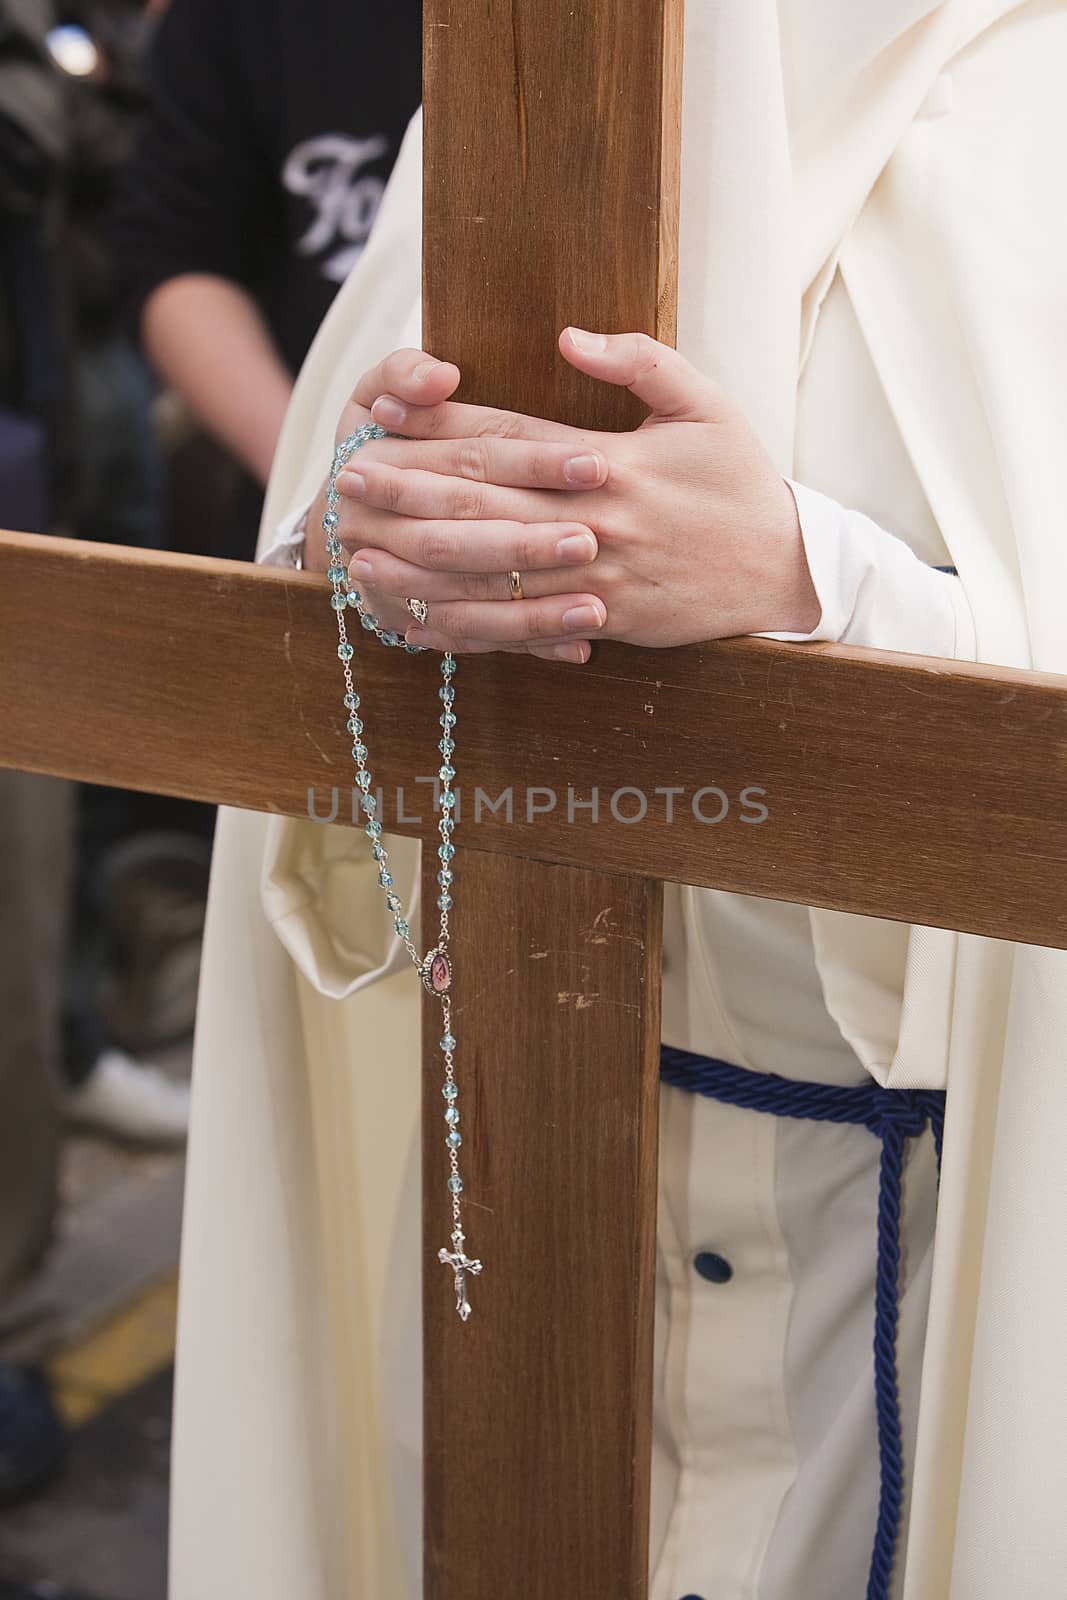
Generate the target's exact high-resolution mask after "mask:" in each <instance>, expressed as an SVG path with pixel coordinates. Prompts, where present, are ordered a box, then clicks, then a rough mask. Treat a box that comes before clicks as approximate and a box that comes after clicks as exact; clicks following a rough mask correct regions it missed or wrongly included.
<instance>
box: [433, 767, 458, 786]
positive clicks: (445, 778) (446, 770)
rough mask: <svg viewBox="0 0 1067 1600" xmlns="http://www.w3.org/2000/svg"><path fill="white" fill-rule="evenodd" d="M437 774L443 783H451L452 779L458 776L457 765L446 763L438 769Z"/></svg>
mask: <svg viewBox="0 0 1067 1600" xmlns="http://www.w3.org/2000/svg"><path fill="white" fill-rule="evenodd" d="M437 776H438V777H439V778H440V780H441V782H442V783H451V782H452V779H453V778H454V777H455V776H456V769H455V767H450V766H448V765H445V766H443V767H440V768H439V769H438V773H437Z"/></svg>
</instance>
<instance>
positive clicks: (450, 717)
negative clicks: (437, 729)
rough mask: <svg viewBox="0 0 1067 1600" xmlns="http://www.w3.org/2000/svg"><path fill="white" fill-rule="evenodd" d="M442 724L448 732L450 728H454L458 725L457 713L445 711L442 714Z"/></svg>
mask: <svg viewBox="0 0 1067 1600" xmlns="http://www.w3.org/2000/svg"><path fill="white" fill-rule="evenodd" d="M441 726H442V728H444V730H445V732H446V733H447V732H448V730H449V729H450V728H454V727H455V726H456V717H455V713H454V712H452V711H445V712H443V713H442V715H441Z"/></svg>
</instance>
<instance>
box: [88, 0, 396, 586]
mask: <svg viewBox="0 0 1067 1600" xmlns="http://www.w3.org/2000/svg"><path fill="white" fill-rule="evenodd" d="M421 28H422V6H421V0H392V3H391V4H390V5H389V6H372V5H369V4H366V3H352V0H171V4H170V6H169V8H168V10H167V14H166V16H165V18H164V19H163V22H162V24H161V25H160V27H159V31H158V34H157V36H156V40H155V47H154V50H153V57H152V73H151V103H150V110H149V114H148V119H147V122H146V125H145V128H144V132H143V135H142V137H141V139H140V141H139V145H138V150H137V155H136V158H135V160H134V163H133V166H132V168H131V171H130V173H129V178H128V183H127V187H126V190H125V194H124V197H123V203H122V205H121V206H120V210H119V219H118V225H119V239H120V241H121V249H122V254H123V258H124V260H125V263H126V270H127V274H128V280H127V281H128V284H129V289H130V296H131V299H132V302H133V304H134V306H135V307H136V308H139V314H140V326H141V331H142V336H143V340H144V345H145V349H146V350H147V352H148V354H149V355H150V357H151V359H152V361H153V362H154V364H155V366H156V367H157V369H158V371H159V372H160V374H161V375H162V377H163V378H164V380H165V381H166V383H167V384H168V385H169V386H170V387H171V388H172V389H173V390H174V391H176V392H177V394H179V395H180V396H182V398H183V399H184V400H185V401H186V402H187V404H188V406H189V407H190V408H191V410H192V411H193V413H194V414H195V415H196V416H197V417H198V418H199V420H200V422H201V423H202V424H203V426H204V427H205V428H206V429H207V430H208V431H209V432H210V433H211V434H212V435H213V436H214V437H215V438H216V439H217V440H218V441H219V442H220V443H221V444H222V446H223V447H224V448H225V450H226V451H228V452H229V454H230V455H231V456H232V457H233V458H234V460H235V461H236V462H238V463H239V464H240V467H241V469H242V478H241V482H240V485H239V487H237V488H236V489H235V493H234V498H233V500H232V502H231V513H230V515H229V517H228V518H227V519H226V522H225V524H224V526H223V527H222V528H220V529H218V530H217V532H216V533H215V535H214V538H213V542H212V544H211V545H210V547H209V548H208V552H207V553H210V554H214V555H226V556H232V557H238V558H248V557H251V555H252V553H253V549H254V546H255V539H256V533H257V531H258V521H259V511H260V506H261V502H262V489H263V486H264V484H265V483H266V479H267V474H268V472H269V470H270V464H271V461H272V459H273V456H274V449H275V445H276V443H277V439H278V434H279V432H280V430H281V425H282V420H283V418H284V416H285V411H286V407H287V406H288V403H289V396H290V393H291V391H292V386H293V381H294V375H295V373H296V372H297V371H298V370H299V368H300V365H301V363H302V361H303V358H304V355H305V354H306V352H307V349H308V346H309V345H310V343H311V340H312V338H313V336H314V334H315V331H316V329H317V328H318V326H319V323H320V322H321V321H322V318H323V316H324V315H325V312H326V310H327V308H328V307H329V305H330V303H331V301H332V300H333V297H334V295H335V294H336V292H337V290H338V288H339V287H340V285H341V284H342V283H343V282H344V280H345V278H346V277H347V275H348V273H349V272H350V271H351V269H352V267H353V265H354V264H355V262H356V261H357V260H358V258H359V256H360V254H361V252H362V250H363V247H364V245H365V244H366V242H367V239H368V237H369V235H370V230H371V228H372V226H373V223H374V219H375V216H376V215H377V211H378V206H379V203H380V200H381V196H382V193H383V192H384V188H385V183H386V180H387V178H388V177H389V174H390V172H391V170H392V167H393V163H394V161H395V159H396V156H397V153H398V151H399V148H400V141H401V139H402V137H403V134H404V131H405V129H406V128H407V124H408V121H409V120H410V118H411V116H412V114H413V112H414V111H415V109H416V108H417V106H418V104H419V99H420V94H421V50H422V33H421Z"/></svg>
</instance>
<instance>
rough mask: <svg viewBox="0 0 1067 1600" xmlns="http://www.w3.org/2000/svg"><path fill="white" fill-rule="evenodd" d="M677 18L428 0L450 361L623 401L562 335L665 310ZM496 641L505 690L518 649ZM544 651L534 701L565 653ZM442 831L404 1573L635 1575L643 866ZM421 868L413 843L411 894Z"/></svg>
mask: <svg viewBox="0 0 1067 1600" xmlns="http://www.w3.org/2000/svg"><path fill="white" fill-rule="evenodd" d="M681 25H682V0H428V4H427V7H426V23H425V26H426V60H425V106H426V153H425V226H426V236H425V247H424V264H425V322H424V327H425V341H426V345H427V348H428V349H429V350H431V351H432V352H434V353H435V354H437V355H439V356H442V357H447V358H448V359H449V360H452V361H456V362H458V363H459V365H460V367H461V369H462V371H463V374H464V390H463V392H464V394H465V396H466V397H467V398H469V399H471V400H474V401H477V402H480V403H483V404H493V405H503V406H507V407H509V408H512V409H516V410H521V411H525V412H529V413H534V414H538V415H542V416H550V417H554V418H556V419H558V420H561V421H567V422H571V423H574V424H576V425H580V426H586V427H596V428H627V427H632V426H634V425H635V424H636V422H637V421H638V420H639V418H640V412H639V410H638V408H637V407H636V404H635V402H634V401H633V399H632V397H631V396H630V395H629V394H627V393H624V392H621V391H618V390H604V389H602V388H600V387H598V386H597V385H595V384H593V383H591V382H590V381H589V380H588V379H585V378H583V377H581V376H579V375H578V374H576V373H574V372H573V371H572V370H571V369H570V368H569V367H568V366H567V365H566V364H565V363H564V362H563V361H562V360H561V358H560V357H559V354H558V351H557V349H556V339H557V337H558V335H559V332H560V330H561V329H562V328H563V327H564V326H566V325H567V324H576V325H578V326H582V327H586V328H592V329H597V330H602V331H608V332H610V331H625V330H630V329H639V330H644V331H647V332H650V333H655V334H656V335H657V336H658V337H660V338H663V339H666V340H673V337H674V319H675V305H676V293H675V285H676V276H677V273H676V241H677V233H678V230H677V207H678V162H679V123H680V99H681ZM497 670H498V672H499V693H500V695H501V697H502V699H503V700H504V701H506V698H507V695H508V682H509V676H511V675H513V674H514V672H515V671H516V670H518V669H516V667H515V666H514V664H512V663H509V662H507V661H506V660H503V659H502V661H501V664H500V665H499V668H498V669H497ZM544 679H545V684H544V695H545V717H546V719H550V718H551V716H552V706H553V703H554V699H555V697H556V696H557V695H558V694H559V692H560V689H561V687H562V684H563V682H564V680H563V678H562V676H561V672H558V671H554V670H552V669H549V668H545V669H544ZM461 681H462V680H461V679H460V680H459V682H460V683H461ZM570 681H571V680H569V679H568V680H566V682H567V683H568V685H569V683H570ZM574 683H575V688H576V689H577V690H579V691H580V684H579V683H578V681H577V679H575V680H574ZM460 696H461V698H462V690H461V689H460ZM459 715H460V725H461V727H462V719H463V713H462V706H461V707H460V713H459ZM460 760H461V758H460ZM461 765H462V760H461ZM542 781H543V782H544V783H546V784H551V782H552V781H553V774H551V773H545V774H544V775H543V780H542ZM459 782H460V786H461V788H462V785H463V784H464V782H469V784H470V786H471V787H472V788H473V785H474V784H475V783H476V782H477V774H476V773H470V774H467V773H465V772H463V771H461V772H460V776H459ZM514 802H515V804H516V805H518V806H519V807H520V808H522V807H524V806H525V793H524V792H521V793H517V794H516V795H515V796H514ZM608 831H609V830H605V840H606V836H607V833H608ZM591 838H592V844H591V852H590V853H591V857H592V856H595V850H596V838H597V835H596V830H593V832H592V835H591ZM457 844H458V846H459V857H458V872H457V882H456V891H455V892H456V907H457V909H456V911H455V912H454V913H453V927H454V932H455V940H456V944H455V950H456V954H457V962H456V968H457V979H456V982H457V990H456V997H455V998H456V1022H457V1024H458V1026H457V1027H456V1030H455V1031H456V1034H457V1037H458V1038H459V1041H460V1044H459V1052H458V1072H459V1076H460V1081H461V1093H462V1104H463V1105H464V1106H465V1108H466V1109H465V1115H464V1130H465V1133H466V1134H467V1135H468V1143H467V1144H466V1145H465V1152H468V1151H469V1154H467V1155H466V1160H465V1181H466V1190H465V1197H464V1199H465V1211H464V1217H465V1227H466V1231H467V1238H468V1249H469V1250H470V1251H471V1252H472V1253H474V1254H476V1255H478V1256H480V1257H481V1258H482V1260H483V1262H484V1264H485V1271H484V1274H483V1276H481V1277H480V1278H478V1279H477V1280H476V1281H475V1283H474V1285H473V1288H472V1302H473V1303H474V1304H475V1312H474V1316H473V1317H472V1319H471V1321H470V1322H469V1323H468V1324H467V1325H466V1326H463V1325H462V1324H460V1322H459V1320H458V1318H456V1316H455V1312H454V1308H453V1301H452V1288H451V1279H450V1276H449V1275H448V1274H447V1273H446V1272H445V1271H444V1269H443V1268H440V1267H439V1266H438V1264H437V1262H436V1252H437V1249H438V1248H439V1247H440V1246H441V1244H442V1243H444V1242H446V1241H445V1232H446V1231H447V1229H446V1222H447V1204H446V1202H447V1194H446V1191H445V1176H446V1163H445V1151H444V1143H443V1134H442V1122H441V1107H442V1101H441V1093H440V1089H441V1067H440V1055H439V1052H438V1051H437V1049H436V1047H435V1046H436V1029H437V1026H438V1023H439V1010H438V1008H437V1006H436V1005H435V1004H434V1003H433V1002H428V1005H429V1010H428V1012H427V1023H428V1026H427V1033H428V1035H429V1036H428V1038H427V1044H426V1098H425V1113H426V1115H425V1141H426V1142H425V1156H424V1173H425V1179H426V1183H425V1194H424V1206H425V1212H426V1216H425V1227H426V1238H425V1246H426V1261H427V1268H426V1271H427V1278H426V1292H425V1316H426V1321H425V1339H426V1345H425V1360H426V1560H425V1590H424V1593H425V1595H426V1600H500V1596H501V1595H516V1596H519V1595H521V1596H522V1597H523V1600H561V1597H564V1596H566V1597H569V1596H574V1597H575V1600H578V1597H579V1596H581V1600H641V1597H643V1596H644V1595H645V1594H646V1591H647V1574H648V1504H649V1487H650V1457H651V1394H652V1328H653V1298H654V1272H655V1204H656V1129H657V1105H658V1048H659V968H660V938H661V905H662V901H661V889H660V885H659V884H658V883H654V882H651V881H648V880H643V879H637V880H630V881H624V880H622V879H619V878H617V877H613V876H611V875H610V874H608V873H605V872H601V871H598V870H596V868H595V866H594V865H590V867H589V868H588V869H583V868H571V867H546V866H541V865H536V864H534V863H532V862H529V861H527V860H523V859H521V858H519V857H511V858H509V857H506V856H505V857H500V856H490V855H488V854H484V853H481V852H476V851H472V850H470V849H466V848H465V847H464V843H463V834H462V823H461V825H460V831H459V833H458V835H457ZM437 893H438V890H437V886H436V862H435V861H434V860H433V859H431V860H430V861H429V862H428V863H427V868H426V879H425V896H426V899H425V904H426V905H427V906H428V907H432V906H433V905H434V903H435V901H436V897H437ZM431 1030H432V1031H431Z"/></svg>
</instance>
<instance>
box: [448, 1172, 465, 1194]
mask: <svg viewBox="0 0 1067 1600" xmlns="http://www.w3.org/2000/svg"><path fill="white" fill-rule="evenodd" d="M448 1187H449V1189H450V1190H451V1191H452V1193H453V1194H462V1193H463V1179H462V1178H461V1177H460V1176H459V1173H458V1172H454V1173H453V1174H452V1176H451V1177H450V1178H449V1180H448Z"/></svg>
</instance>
